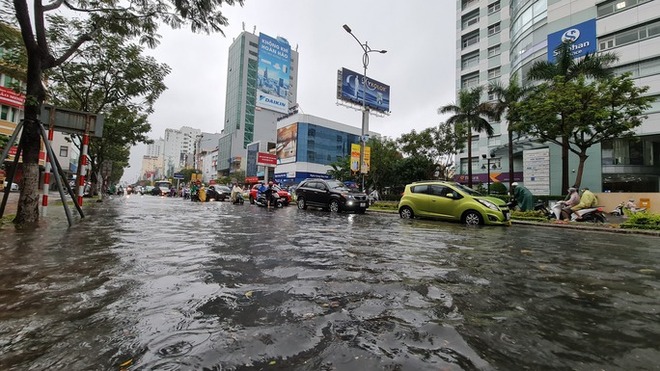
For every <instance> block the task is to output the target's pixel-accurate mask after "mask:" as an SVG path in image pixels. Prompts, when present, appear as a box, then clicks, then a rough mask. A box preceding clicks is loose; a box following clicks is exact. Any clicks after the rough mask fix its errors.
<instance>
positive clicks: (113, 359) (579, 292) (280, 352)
mask: <svg viewBox="0 0 660 371" xmlns="http://www.w3.org/2000/svg"><path fill="white" fill-rule="evenodd" d="M85 210H86V214H87V217H86V218H85V219H84V220H82V221H81V222H79V223H77V224H76V225H75V226H74V227H73V228H67V222H66V218H65V217H64V212H63V211H61V207H59V208H56V207H52V208H51V209H50V210H49V217H48V218H47V220H45V221H44V222H43V223H42V226H41V227H40V228H38V229H36V230H16V229H14V228H13V226H11V225H9V226H8V225H5V226H2V227H0V233H1V235H2V237H1V238H0V262H2V264H1V265H0V369H2V370H52V369H67V370H117V369H126V370H260V369H280V370H381V369H385V370H438V369H440V370H489V369H492V370H514V369H516V370H518V369H531V370H539V369H543V370H569V369H570V370H596V369H597V370H601V369H602V370H632V369H635V370H656V369H658V365H659V364H660V342H658V339H660V321H659V320H658V319H659V311H660V295H659V289H660V281H659V278H660V271H659V269H660V268H659V267H660V249H658V245H659V244H658V241H659V240H658V238H657V237H651V236H639V235H617V234H611V233H604V232H589V231H582V230H568V229H561V230H560V229H553V228H542V227H535V226H528V225H514V226H511V227H481V228H468V227H464V226H462V225H458V224H448V223H443V222H436V221H420V220H412V221H411V220H400V219H399V218H398V216H396V215H387V214H377V213H368V214H366V215H353V214H339V215H335V214H330V213H327V212H323V211H314V210H308V211H302V210H297V209H296V208H295V207H288V208H283V209H277V210H266V209H263V208H259V207H256V206H254V205H248V204H247V203H246V204H245V205H231V204H229V203H226V202H210V203H204V204H200V203H191V202H189V201H183V200H181V199H170V198H160V197H154V196H142V197H140V196H132V197H128V198H126V197H121V198H113V199H112V200H107V201H106V202H103V203H99V204H95V203H92V204H90V205H89V206H88V207H86V209H85Z"/></svg>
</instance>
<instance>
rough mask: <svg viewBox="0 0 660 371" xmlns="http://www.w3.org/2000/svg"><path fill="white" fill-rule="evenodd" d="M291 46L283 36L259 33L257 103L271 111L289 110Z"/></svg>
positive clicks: (282, 111) (284, 111) (285, 111)
mask: <svg viewBox="0 0 660 371" xmlns="http://www.w3.org/2000/svg"><path fill="white" fill-rule="evenodd" d="M290 67H291V46H290V45H289V43H288V42H286V40H284V39H282V38H278V39H274V38H272V37H270V36H268V35H265V34H263V33H260V34H259V64H258V66H257V102H256V105H257V106H258V107H261V108H265V109H268V110H271V111H276V112H281V113H287V112H288V111H289V99H288V97H289V69H290Z"/></svg>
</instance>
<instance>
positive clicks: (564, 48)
mask: <svg viewBox="0 0 660 371" xmlns="http://www.w3.org/2000/svg"><path fill="white" fill-rule="evenodd" d="M555 54H556V55H557V59H556V61H555V62H554V63H553V62H548V61H537V62H535V63H534V64H533V65H532V67H531V68H530V70H529V72H528V73H527V79H528V80H543V81H548V82H551V83H552V82H554V81H555V78H556V77H562V78H563V79H564V82H567V81H571V80H574V79H576V78H577V77H578V76H580V75H584V76H587V77H593V78H597V79H599V78H605V77H609V76H611V75H612V71H611V70H610V69H609V67H610V66H611V65H612V64H613V63H614V62H616V61H617V60H618V59H619V58H618V57H617V56H616V54H614V53H601V54H589V53H587V54H586V55H585V56H584V58H581V59H575V58H573V54H572V52H571V43H561V44H560V45H559V46H558V47H557V48H556V49H555ZM560 115H561V113H560ZM570 129H571V128H568V127H566V124H565V121H564V117H563V115H562V116H561V132H562V133H563V134H562V146H561V147H562V148H561V165H562V172H561V189H562V190H563V191H565V190H567V189H568V187H569V185H568V169H569V165H568V154H569V143H568V139H569V137H570V135H571V132H570V131H571V130H570Z"/></svg>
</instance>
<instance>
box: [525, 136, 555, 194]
mask: <svg viewBox="0 0 660 371" xmlns="http://www.w3.org/2000/svg"><path fill="white" fill-rule="evenodd" d="M523 169H524V173H523V181H524V182H525V187H527V189H529V190H530V192H532V194H535V195H548V194H550V148H539V149H530V150H525V151H523Z"/></svg>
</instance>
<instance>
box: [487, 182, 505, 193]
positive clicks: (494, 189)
mask: <svg viewBox="0 0 660 371" xmlns="http://www.w3.org/2000/svg"><path fill="white" fill-rule="evenodd" d="M508 191H509V190H508V189H507V188H506V186H505V185H504V183H502V182H495V183H491V184H490V194H491V195H506V193H507V192H508Z"/></svg>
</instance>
